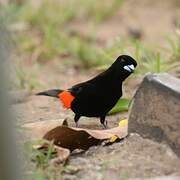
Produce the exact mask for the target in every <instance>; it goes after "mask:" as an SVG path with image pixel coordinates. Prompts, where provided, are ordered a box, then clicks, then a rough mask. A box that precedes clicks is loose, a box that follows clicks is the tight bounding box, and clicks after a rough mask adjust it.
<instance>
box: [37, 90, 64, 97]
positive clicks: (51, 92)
mask: <svg viewBox="0 0 180 180" xmlns="http://www.w3.org/2000/svg"><path fill="white" fill-rule="evenodd" d="M61 92H63V90H61V89H50V90H47V91H43V92H39V93H37V94H36V95H37V96H51V97H56V98H58V97H59V96H58V95H59V94H60V93H61Z"/></svg>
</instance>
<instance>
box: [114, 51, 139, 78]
mask: <svg viewBox="0 0 180 180" xmlns="http://www.w3.org/2000/svg"><path fill="white" fill-rule="evenodd" d="M136 66H137V62H136V60H135V59H133V58H132V57H131V56H128V55H121V56H119V57H118V58H117V59H116V61H115V62H114V63H113V64H112V68H113V69H116V72H117V73H118V74H119V75H120V76H121V77H122V78H123V79H126V78H127V77H128V76H129V75H130V74H131V73H133V72H134V70H135V68H136Z"/></svg>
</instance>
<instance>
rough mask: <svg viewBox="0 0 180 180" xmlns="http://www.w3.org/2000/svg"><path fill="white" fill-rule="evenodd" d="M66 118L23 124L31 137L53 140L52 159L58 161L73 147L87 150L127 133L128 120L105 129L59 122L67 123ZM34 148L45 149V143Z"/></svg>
mask: <svg viewBox="0 0 180 180" xmlns="http://www.w3.org/2000/svg"><path fill="white" fill-rule="evenodd" d="M66 121H67V120H65V121H63V120H61V121H60V120H51V121H45V122H36V123H29V124H26V125H24V126H23V127H26V129H28V131H27V132H28V135H29V137H30V138H31V139H44V140H47V141H48V142H53V144H54V145H55V146H54V147H55V149H56V151H57V152H58V153H57V157H56V158H55V159H53V160H52V162H54V163H60V162H63V161H64V160H66V159H67V158H68V157H69V154H70V151H73V150H75V149H82V150H87V149H88V148H89V147H91V146H94V145H98V144H100V143H102V142H103V141H106V142H110V143H114V142H115V141H116V140H117V139H118V140H119V139H122V138H124V137H126V136H127V135H128V120H127V119H124V120H121V121H120V122H119V126H118V127H115V128H112V129H105V130H91V129H83V128H71V127H67V126H64V125H60V124H67V122H66ZM36 148H38V149H39V150H40V149H47V147H46V144H44V145H41V146H40V147H39V146H37V147H36Z"/></svg>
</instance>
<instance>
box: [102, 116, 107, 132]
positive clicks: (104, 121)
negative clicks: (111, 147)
mask: <svg viewBox="0 0 180 180" xmlns="http://www.w3.org/2000/svg"><path fill="white" fill-rule="evenodd" d="M105 117H106V116H101V117H100V122H101V124H102V125H103V127H104V129H106V128H107V121H106V120H105Z"/></svg>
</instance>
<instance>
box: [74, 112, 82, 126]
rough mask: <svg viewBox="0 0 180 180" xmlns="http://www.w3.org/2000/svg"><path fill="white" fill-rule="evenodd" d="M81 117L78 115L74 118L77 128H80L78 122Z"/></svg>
mask: <svg viewBox="0 0 180 180" xmlns="http://www.w3.org/2000/svg"><path fill="white" fill-rule="evenodd" d="M80 117H81V116H79V115H77V114H75V116H74V122H75V123H76V127H77V128H78V127H79V124H78V120H79V118H80Z"/></svg>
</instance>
